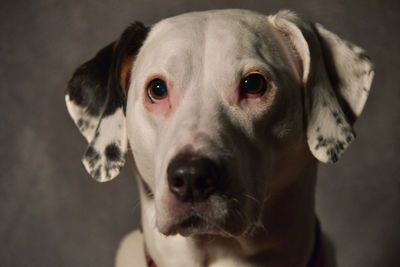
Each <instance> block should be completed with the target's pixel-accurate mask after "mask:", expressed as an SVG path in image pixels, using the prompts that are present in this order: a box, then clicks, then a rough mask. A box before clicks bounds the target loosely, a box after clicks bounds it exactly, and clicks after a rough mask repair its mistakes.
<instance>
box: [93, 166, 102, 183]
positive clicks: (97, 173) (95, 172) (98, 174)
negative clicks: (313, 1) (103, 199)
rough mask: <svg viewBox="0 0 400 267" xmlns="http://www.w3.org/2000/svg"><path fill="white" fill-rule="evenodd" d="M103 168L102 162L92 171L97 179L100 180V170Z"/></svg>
mask: <svg viewBox="0 0 400 267" xmlns="http://www.w3.org/2000/svg"><path fill="white" fill-rule="evenodd" d="M100 170H101V164H100V165H99V167H98V168H97V169H95V170H93V171H92V174H91V175H92V177H93V178H94V179H96V180H98V179H99V178H100V172H101V171H100Z"/></svg>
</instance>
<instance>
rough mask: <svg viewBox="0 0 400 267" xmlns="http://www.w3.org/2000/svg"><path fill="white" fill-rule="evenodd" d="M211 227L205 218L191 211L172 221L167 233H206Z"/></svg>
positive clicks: (184, 234)
mask: <svg viewBox="0 0 400 267" xmlns="http://www.w3.org/2000/svg"><path fill="white" fill-rule="evenodd" d="M212 228H214V227H213V224H211V223H210V222H209V221H208V220H207V219H206V218H204V217H202V216H200V215H198V214H197V213H195V212H193V213H191V214H189V215H187V216H185V217H184V218H181V219H180V220H179V221H177V222H176V223H174V224H173V225H172V226H171V227H170V229H169V231H168V235H175V234H180V235H182V236H189V235H192V234H201V233H208V232H209V231H210V230H211V229H212Z"/></svg>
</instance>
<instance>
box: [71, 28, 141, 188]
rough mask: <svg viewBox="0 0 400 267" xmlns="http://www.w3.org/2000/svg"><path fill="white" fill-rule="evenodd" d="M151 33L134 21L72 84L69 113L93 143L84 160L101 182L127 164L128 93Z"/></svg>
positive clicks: (90, 62) (114, 174)
mask: <svg viewBox="0 0 400 267" xmlns="http://www.w3.org/2000/svg"><path fill="white" fill-rule="evenodd" d="M147 32H148V29H147V28H146V27H145V26H144V25H143V24H142V23H140V22H135V23H133V24H132V25H131V26H130V27H128V28H127V29H126V30H125V31H124V32H123V33H122V35H121V36H120V38H119V39H118V40H117V41H115V42H113V43H111V44H109V45H108V46H106V47H104V48H103V49H101V50H100V51H99V52H98V53H97V54H96V56H95V57H94V58H92V59H91V60H89V61H87V62H86V63H84V64H83V65H81V66H80V67H79V68H78V69H77V70H76V71H75V72H74V74H73V76H72V78H71V80H70V81H69V84H68V88H67V91H66V95H65V101H66V105H67V109H68V112H69V114H70V116H71V117H72V119H73V121H74V122H75V124H76V126H77V127H78V129H79V130H80V132H81V133H82V135H83V136H84V137H85V139H86V141H87V142H88V144H89V145H88V148H87V149H86V152H85V154H84V156H83V159H82V162H83V165H84V166H85V168H86V170H87V171H88V173H89V174H90V175H91V176H92V177H93V178H94V179H96V180H97V181H99V182H106V181H109V180H111V179H113V178H114V177H116V176H117V175H118V174H119V172H120V170H121V168H122V167H123V166H124V164H125V156H126V152H127V148H128V140H127V134H126V121H125V105H126V95H125V93H126V91H127V87H128V85H129V76H130V75H129V72H130V68H131V66H132V63H133V59H134V56H135V55H136V54H137V53H138V50H139V49H140V47H141V45H142V43H143V41H144V39H145V38H146V35H147ZM124 92H125V93H124Z"/></svg>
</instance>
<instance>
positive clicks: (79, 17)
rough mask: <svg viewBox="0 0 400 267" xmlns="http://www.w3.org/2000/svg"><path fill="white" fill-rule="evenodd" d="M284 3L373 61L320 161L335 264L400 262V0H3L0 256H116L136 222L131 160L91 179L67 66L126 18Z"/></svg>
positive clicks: (266, 9) (51, 261)
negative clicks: (69, 98)
mask: <svg viewBox="0 0 400 267" xmlns="http://www.w3.org/2000/svg"><path fill="white" fill-rule="evenodd" d="M215 8H246V9H251V10H255V11H258V12H261V13H265V14H270V13H273V12H276V11H277V10H279V9H282V8H289V9H292V10H295V11H297V12H299V13H300V14H301V15H302V16H303V17H305V18H307V19H310V20H312V21H318V22H320V23H322V24H323V25H325V26H326V27H327V28H328V29H330V30H331V31H333V32H335V33H337V34H338V35H339V36H341V37H342V38H344V39H347V40H350V41H352V42H354V43H356V44H357V45H360V46H361V47H363V48H365V49H366V51H367V54H368V55H369V56H371V58H372V60H373V62H374V63H375V68H376V76H375V79H374V82H373V85H372V90H371V94H370V97H369V99H368V101H367V104H366V107H365V109H364V112H363V114H362V116H361V117H360V119H359V120H358V121H357V122H356V125H355V129H356V132H357V134H358V137H357V139H356V141H355V142H354V143H353V144H352V145H351V146H350V148H349V149H348V150H347V151H346V153H345V154H344V156H343V157H342V159H341V160H340V161H339V162H338V163H337V164H334V165H323V164H321V165H320V169H319V176H318V186H317V204H316V210H317V214H318V216H319V218H320V220H321V222H322V227H323V230H324V232H325V233H327V234H328V235H329V236H330V238H331V239H332V240H333V242H334V243H335V245H336V253H337V261H338V265H339V266H349V267H350V266H351V267H354V266H355V267H357V266H362V267H375V266H388V267H391V266H393V267H395V266H400V256H399V251H400V212H399V211H400V205H399V204H400V201H399V200H400V168H399V163H400V161H399V152H400V150H399V144H400V136H399V134H400V112H399V111H400V110H399V101H400V89H399V84H400V74H399V71H400V56H399V50H400V34H399V33H400V32H399V25H400V2H399V1H396V0H394V1H385V0H354V1H344V0H331V1H327V0H309V1H300V0H297V1H290V0H275V1H270V0H263V1H261V0H259V1H224V0H212V1H203V2H202V1H198V0H190V1H183V0H165V1H155V0H154V1H144V0H131V1H127V0H125V1H84V0H79V1H77V0H70V1H42V0H36V1H2V2H1V7H0V34H1V35H0V36H1V37H0V38H1V42H0V127H1V128H0V142H1V143H0V144H1V149H0V266H59V267H63V266H68V267H70V266H97V267H103V266H104V267H106V266H107V267H109V266H113V261H114V256H115V252H116V249H117V247H118V243H119V241H120V240H121V238H122V237H123V236H124V235H125V234H126V233H128V232H129V231H131V230H132V229H134V228H137V227H138V226H139V224H140V206H139V202H138V201H139V200H138V196H137V187H136V181H135V179H134V177H133V171H132V168H131V166H128V165H129V164H128V165H127V166H126V167H125V168H124V170H123V172H122V175H120V177H118V178H117V179H115V180H113V181H112V182H109V183H105V184H99V183H97V182H95V181H94V180H92V179H91V178H90V177H89V175H88V174H87V173H86V171H85V170H84V168H83V166H82V164H81V162H80V160H81V156H82V154H83V152H84V150H85V148H86V143H85V141H84V138H83V137H82V136H81V135H80V133H79V131H78V130H77V128H76V127H75V126H74V125H73V122H72V120H71V119H70V118H69V116H68V114H67V110H66V107H65V104H64V91H65V89H66V86H67V81H68V80H69V78H70V77H71V75H72V72H73V71H74V70H75V68H76V67H77V66H78V65H80V64H81V63H83V62H84V61H86V60H87V59H89V58H91V57H92V56H93V55H94V54H95V53H96V52H97V51H98V50H99V49H100V48H102V47H103V46H105V45H106V44H108V43H110V42H111V41H113V40H114V39H115V38H117V37H118V35H119V34H120V33H121V32H122V31H123V30H124V28H125V27H126V26H127V25H128V24H129V23H130V22H132V21H134V20H139V21H142V22H144V23H145V24H146V25H151V24H153V23H155V22H157V21H159V20H160V19H162V18H166V17H170V16H172V15H177V14H180V13H184V12H188V11H195V10H207V9H215Z"/></svg>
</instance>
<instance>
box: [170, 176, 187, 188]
mask: <svg viewBox="0 0 400 267" xmlns="http://www.w3.org/2000/svg"><path fill="white" fill-rule="evenodd" d="M168 182H169V184H170V186H172V187H174V188H181V187H183V186H184V185H185V180H184V179H183V177H182V176H172V177H171V178H170V179H169V181H168Z"/></svg>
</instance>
